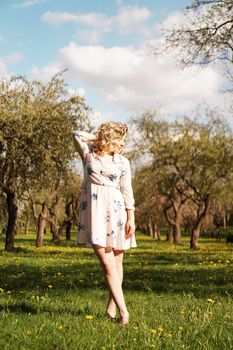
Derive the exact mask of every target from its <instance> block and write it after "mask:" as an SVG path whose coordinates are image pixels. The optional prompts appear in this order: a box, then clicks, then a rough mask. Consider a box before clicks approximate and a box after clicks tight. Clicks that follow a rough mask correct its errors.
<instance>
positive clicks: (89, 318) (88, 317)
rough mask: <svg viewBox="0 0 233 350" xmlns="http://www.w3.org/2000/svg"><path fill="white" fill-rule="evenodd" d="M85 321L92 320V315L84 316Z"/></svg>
mask: <svg viewBox="0 0 233 350" xmlns="http://www.w3.org/2000/svg"><path fill="white" fill-rule="evenodd" d="M85 317H86V319H87V320H93V316H92V315H85Z"/></svg>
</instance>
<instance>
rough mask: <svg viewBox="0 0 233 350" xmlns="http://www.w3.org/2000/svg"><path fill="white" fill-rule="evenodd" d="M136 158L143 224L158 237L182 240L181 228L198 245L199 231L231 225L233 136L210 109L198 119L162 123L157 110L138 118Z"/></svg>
mask: <svg viewBox="0 0 233 350" xmlns="http://www.w3.org/2000/svg"><path fill="white" fill-rule="evenodd" d="M133 124H134V126H135V127H136V135H137V140H135V141H134V148H135V149H134V151H133V157H134V158H135V159H138V158H139V157H140V158H141V159H147V161H146V162H143V161H142V164H141V165H140V166H138V167H137V168H136V170H135V176H134V192H135V197H136V208H137V210H136V219H137V224H138V227H139V228H141V229H142V230H144V231H146V232H147V233H148V234H150V235H152V236H153V237H155V238H158V239H159V238H160V230H161V228H162V227H164V226H166V227H167V228H168V229H167V239H168V240H173V242H174V243H175V244H178V243H181V227H183V228H184V229H185V230H186V231H187V232H190V234H191V240H190V247H191V248H194V249H195V248H197V245H198V238H199V236H200V231H201V230H205V229H213V228H215V229H218V228H219V227H220V226H222V227H224V228H226V227H227V225H228V221H229V217H230V213H232V212H233V135H232V132H231V129H230V127H229V126H228V125H227V123H226V122H224V121H223V120H222V119H220V118H217V117H215V116H214V115H213V113H211V112H210V111H208V110H207V111H206V112H205V114H204V115H200V116H199V118H195V119H189V118H183V119H182V120H176V121H175V122H167V121H159V120H158V117H157V116H156V113H145V114H143V115H142V116H141V117H139V118H137V119H134V120H133Z"/></svg>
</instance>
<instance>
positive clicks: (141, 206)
mask: <svg viewBox="0 0 233 350" xmlns="http://www.w3.org/2000/svg"><path fill="white" fill-rule="evenodd" d="M156 179H157V178H156V175H155V174H154V173H153V171H152V169H151V167H150V166H148V165H144V166H141V167H139V168H137V169H136V172H135V174H134V178H133V187H134V196H135V202H136V216H135V218H136V222H137V226H138V227H139V229H140V230H142V231H144V232H146V233H147V234H149V235H150V236H152V237H153V238H155V239H158V240H160V239H161V236H160V229H161V227H162V225H163V224H164V221H165V220H164V217H163V201H164V199H163V198H162V197H161V195H160V193H159V191H158V188H157V185H158V184H157V183H156Z"/></svg>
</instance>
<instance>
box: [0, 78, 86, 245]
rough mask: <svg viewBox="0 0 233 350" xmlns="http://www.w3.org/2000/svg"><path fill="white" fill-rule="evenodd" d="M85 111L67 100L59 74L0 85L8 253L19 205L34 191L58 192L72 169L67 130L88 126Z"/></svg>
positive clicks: (79, 102) (0, 166) (0, 164)
mask: <svg viewBox="0 0 233 350" xmlns="http://www.w3.org/2000/svg"><path fill="white" fill-rule="evenodd" d="M88 112H89V109H88V107H87V106H86V104H85V100H84V99H83V98H82V97H80V96H79V95H74V96H70V95H69V94H68V93H67V91H66V89H65V86H64V81H63V80H62V79H61V78H60V75H57V76H55V77H54V78H53V79H51V81H49V82H48V83H42V82H40V81H38V80H35V81H28V80H27V79H26V78H24V77H18V78H11V79H2V81H1V82H0V188H1V190H2V191H3V192H4V193H5V195H6V203H7V212H8V223H7V232H6V245H5V249H6V250H9V251H11V250H13V248H14V232H15V227H16V220H17V210H18V205H17V203H18V201H19V200H20V199H21V197H22V196H23V195H24V194H25V193H27V191H29V189H30V188H33V187H35V186H37V188H38V190H40V189H42V188H43V187H45V188H48V187H49V184H51V186H52V187H54V186H55V187H54V188H56V186H57V185H56V184H57V183H58V181H60V180H61V179H62V178H63V177H64V176H65V174H66V172H67V171H68V169H69V168H70V166H71V159H72V157H73V156H74V147H73V143H72V138H71V131H72V130H73V129H74V128H77V127H83V126H89V113H88Z"/></svg>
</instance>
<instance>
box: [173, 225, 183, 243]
mask: <svg viewBox="0 0 233 350" xmlns="http://www.w3.org/2000/svg"><path fill="white" fill-rule="evenodd" d="M173 243H174V244H181V229H180V222H176V224H175V225H174V227H173Z"/></svg>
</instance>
